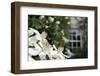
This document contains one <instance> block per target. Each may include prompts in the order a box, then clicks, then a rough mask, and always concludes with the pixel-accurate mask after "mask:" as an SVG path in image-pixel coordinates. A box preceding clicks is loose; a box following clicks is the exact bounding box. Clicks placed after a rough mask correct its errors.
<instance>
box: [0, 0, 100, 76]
mask: <svg viewBox="0 0 100 76" xmlns="http://www.w3.org/2000/svg"><path fill="white" fill-rule="evenodd" d="M13 1H15V0H0V76H17V75H14V74H12V73H10V60H11V57H10V55H11V48H10V47H11V40H10V38H11V37H10V36H11V15H10V13H11V10H10V8H11V7H10V3H11V2H13ZM17 1H29V2H43V3H57V4H74V5H87V6H98V7H99V8H98V9H99V15H98V16H100V6H99V4H100V1H99V0H17ZM98 19H99V20H100V18H98ZM98 24H100V22H98ZM98 33H100V26H98ZM99 39H100V35H98V47H99V46H100V44H99V42H100V40H99ZM98 50H100V49H99V48H98ZM99 57H100V51H99ZM99 67H100V60H99ZM99 70H100V68H98V70H81V71H68V72H66V71H65V72H52V73H38V74H26V75H25V74H23V75H18V76H55V75H57V76H85V75H86V76H94V75H95V76H99V72H100V71H99Z"/></svg>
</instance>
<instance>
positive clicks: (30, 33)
mask: <svg viewBox="0 0 100 76" xmlns="http://www.w3.org/2000/svg"><path fill="white" fill-rule="evenodd" d="M34 33H35V34H36V35H40V33H39V32H38V30H35V29H33V28H29V30H28V34H29V36H31V35H32V34H34Z"/></svg>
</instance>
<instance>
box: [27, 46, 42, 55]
mask: <svg viewBox="0 0 100 76" xmlns="http://www.w3.org/2000/svg"><path fill="white" fill-rule="evenodd" d="M40 52H41V50H39V49H38V50H37V49H34V48H29V55H30V56H36V55H39V53H40Z"/></svg>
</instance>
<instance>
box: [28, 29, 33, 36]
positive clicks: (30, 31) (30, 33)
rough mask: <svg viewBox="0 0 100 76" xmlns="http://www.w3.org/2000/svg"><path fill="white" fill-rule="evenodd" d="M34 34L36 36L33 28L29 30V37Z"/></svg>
mask: <svg viewBox="0 0 100 76" xmlns="http://www.w3.org/2000/svg"><path fill="white" fill-rule="evenodd" d="M32 34H34V32H33V31H32V28H29V30H28V36H31V35H32Z"/></svg>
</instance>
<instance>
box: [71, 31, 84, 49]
mask: <svg viewBox="0 0 100 76" xmlns="http://www.w3.org/2000/svg"><path fill="white" fill-rule="evenodd" d="M69 48H70V49H77V48H82V33H81V32H79V31H78V30H75V31H74V30H73V31H72V32H71V34H70V42H69Z"/></svg>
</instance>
